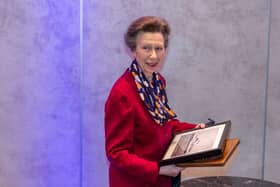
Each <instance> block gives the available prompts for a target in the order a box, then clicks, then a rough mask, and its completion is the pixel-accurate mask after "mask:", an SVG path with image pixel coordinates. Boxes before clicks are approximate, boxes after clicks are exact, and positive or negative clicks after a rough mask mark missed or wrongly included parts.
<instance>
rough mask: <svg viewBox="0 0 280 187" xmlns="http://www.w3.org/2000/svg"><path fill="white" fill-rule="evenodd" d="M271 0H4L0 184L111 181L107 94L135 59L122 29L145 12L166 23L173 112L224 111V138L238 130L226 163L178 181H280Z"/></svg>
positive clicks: (0, 11) (191, 116) (275, 24)
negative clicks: (226, 128) (201, 177)
mask: <svg viewBox="0 0 280 187" xmlns="http://www.w3.org/2000/svg"><path fill="white" fill-rule="evenodd" d="M80 3H83V5H84V7H83V11H82V12H80V11H79V10H80ZM270 3H271V4H270ZM279 5H280V4H279V1H277V0H245V1H244V0H235V1H228V0H213V1H206V0H195V1H192V0H187V1H186V0H178V1H167V0H161V1H145V2H144V1H138V0H131V1H125V0H114V1H113V0H110V1H109V0H108V1H98V0H83V1H82V0H80V1H78V0H77V1H71V2H70V1H43V0H29V1H19V0H6V1H1V2H0V59H1V62H0V85H1V86H0V106H1V107H0V151H1V154H0V165H1V167H0V186H1V187H2V186H3V187H18V186H23V187H25V186H28V187H33V186H34V187H35V186H36V187H38V186H43V187H44V186H48V187H57V186H67V187H77V186H83V187H90V186H102V187H103V186H104V187H105V186H108V178H107V177H108V175H107V167H108V161H107V159H106V157H105V151H104V127H103V123H104V122H103V118H104V113H103V111H104V102H105V99H106V97H107V95H108V93H109V90H110V88H111V86H112V84H113V83H114V81H115V80H116V79H117V78H118V77H119V75H120V74H121V73H122V72H123V71H124V70H125V69H126V68H127V66H128V65H129V64H130V62H131V58H130V57H129V55H128V54H127V52H126V49H125V47H124V45H123V34H124V32H125V30H126V28H127V26H128V25H129V23H130V22H131V21H132V20H134V19H135V18H137V17H139V16H143V15H156V16H162V17H164V18H166V19H167V20H168V21H169V22H170V24H171V27H172V36H171V41H170V48H169V52H168V56H167V59H166V64H165V68H164V70H163V74H164V76H165V77H166V79H167V83H168V87H167V89H168V90H167V91H168V96H169V100H170V105H171V106H172V107H173V108H174V109H175V111H176V112H177V114H178V115H179V117H180V119H182V120H186V121H190V122H201V121H205V120H206V119H207V118H208V117H211V118H213V119H216V120H217V121H222V120H228V119H230V120H232V131H231V135H230V136H231V137H237V138H240V140H241V143H240V145H239V147H238V154H237V155H235V157H234V160H231V162H230V165H227V167H224V168H208V170H207V171H206V172H205V171H204V170H202V169H201V168H200V169H197V170H195V169H191V168H187V169H186V170H185V171H184V173H183V179H187V178H189V177H192V174H194V173H195V175H193V176H199V175H216V174H220V175H236V176H247V177H254V178H264V179H267V180H272V181H275V182H278V183H280V177H279V175H278V174H277V169H278V168H279V165H280V163H279V161H278V157H279V154H280V153H279V152H278V151H277V150H278V149H277V142H278V140H279V137H278V136H277V135H278V131H279V127H278V126H277V122H278V118H279V117H278V116H279V115H278V113H277V112H278V109H279V107H278V105H279V101H278V100H279V97H280V96H279V86H278V83H279V75H278V74H279V73H278V72H277V71H278V69H277V68H278V66H279V65H278V64H279V63H277V61H278V60H277V57H278V56H279V54H278V51H279V36H278V35H279V34H278V33H279V28H280V27H279V23H280V22H279V20H280V17H279V16H280V14H279V13H278V12H279V11H278V9H279V7H280V6H279ZM270 16H271V17H270ZM81 18H83V29H82V32H81V33H80V31H79V27H80V21H79V20H80V19H81ZM80 37H81V38H83V40H82V41H81V42H82V46H80V41H79V39H80ZM80 50H82V51H81V52H82V53H81V56H80ZM81 59H82V60H81ZM80 91H81V93H82V95H80ZM81 129H82V132H81ZM81 139H82V140H83V142H80V140H81ZM81 143H82V144H81ZM81 167H82V170H81ZM81 174H82V178H80V176H81Z"/></svg>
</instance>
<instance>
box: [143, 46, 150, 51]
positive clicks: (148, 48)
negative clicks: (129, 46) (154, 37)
mask: <svg viewBox="0 0 280 187" xmlns="http://www.w3.org/2000/svg"><path fill="white" fill-rule="evenodd" d="M142 49H144V50H145V51H150V50H151V47H150V46H145V45H144V46H143V47H142Z"/></svg>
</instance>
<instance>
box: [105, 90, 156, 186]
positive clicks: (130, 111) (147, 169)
mask: <svg viewBox="0 0 280 187" xmlns="http://www.w3.org/2000/svg"><path fill="white" fill-rule="evenodd" d="M121 92H122V91H115V92H112V93H111V94H110V96H109V98H108V100H107V102H106V105H105V141H106V143H105V144H106V155H107V157H108V160H109V161H110V162H111V164H113V165H114V166H115V167H117V168H119V169H120V170H121V171H122V172H125V173H126V174H127V175H132V176H134V177H136V178H138V179H140V180H142V181H143V182H145V183H149V184H154V183H156V181H157V178H158V175H159V167H158V164H157V162H154V161H149V160H146V159H143V158H140V157H138V156H137V155H135V154H133V153H131V150H132V147H133V143H134V142H133V134H134V127H135V119H134V117H135V111H134V108H133V103H130V102H129V100H128V97H127V96H126V95H125V93H121Z"/></svg>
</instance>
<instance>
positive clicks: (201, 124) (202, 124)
mask: <svg viewBox="0 0 280 187" xmlns="http://www.w3.org/2000/svg"><path fill="white" fill-rule="evenodd" d="M205 127H206V125H205V123H199V124H197V125H196V126H195V129H204V128H205Z"/></svg>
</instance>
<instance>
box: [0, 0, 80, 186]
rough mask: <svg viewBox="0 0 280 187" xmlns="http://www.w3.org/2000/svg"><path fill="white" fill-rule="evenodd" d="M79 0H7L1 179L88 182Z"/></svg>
mask: <svg viewBox="0 0 280 187" xmlns="http://www.w3.org/2000/svg"><path fill="white" fill-rule="evenodd" d="M79 16H80V15H79V1H42V0H39V1H38V0H30V1H22V0H5V1H0V61H1V62H0V186H1V187H59V186H67V187H72V186H73V187H74V186H79V184H80V180H79V179H80V178H79V175H80V131H79V129H80V95H79V88H80V75H79V63H80V62H79V49H80V47H79Z"/></svg>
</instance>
